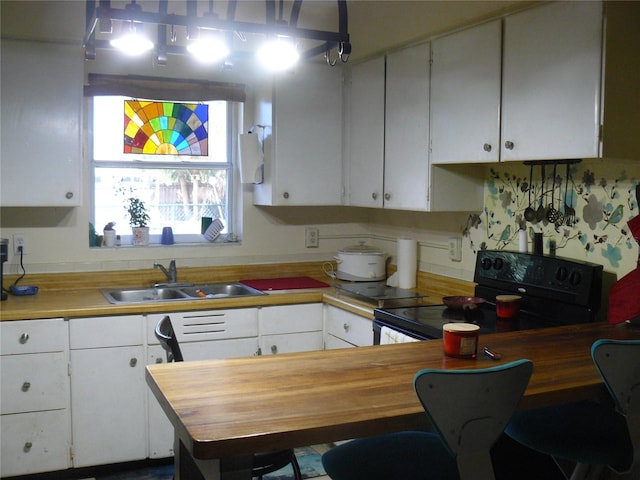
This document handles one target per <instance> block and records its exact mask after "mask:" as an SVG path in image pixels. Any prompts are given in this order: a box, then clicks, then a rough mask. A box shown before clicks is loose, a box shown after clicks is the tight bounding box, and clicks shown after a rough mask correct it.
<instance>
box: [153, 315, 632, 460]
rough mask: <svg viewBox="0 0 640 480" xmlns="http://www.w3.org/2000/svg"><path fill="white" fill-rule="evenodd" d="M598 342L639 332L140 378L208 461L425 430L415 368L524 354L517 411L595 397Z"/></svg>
mask: <svg viewBox="0 0 640 480" xmlns="http://www.w3.org/2000/svg"><path fill="white" fill-rule="evenodd" d="M599 338H616V339H626V338H636V339H638V338H640V328H638V327H631V326H629V325H627V324H619V325H616V326H611V325H607V324H604V323H596V324H583V325H573V326H567V327H557V328H546V329H539V330H527V331H521V332H509V333H498V334H491V335H483V336H481V337H480V347H479V349H481V348H482V346H483V345H489V346H491V347H492V348H493V349H495V350H497V351H498V352H500V353H501V354H502V359H501V360H499V361H494V360H490V359H489V358H488V357H486V356H484V355H481V354H479V355H478V358H477V359H475V360H463V359H454V358H449V357H446V356H444V354H443V352H442V344H441V341H439V340H433V341H423V342H415V343H405V344H396V345H384V346H374V347H360V348H348V349H340V350H328V351H317V352H308V353H296V354H286V355H273V356H264V357H246V358H235V359H228V360H210V361H194V362H183V363H172V364H158V365H150V366H148V367H147V371H146V379H147V383H148V385H149V387H150V388H151V390H152V391H153V393H154V395H155V396H156V398H157V399H158V400H159V402H160V404H161V406H162V408H163V410H164V411H165V413H166V414H167V416H168V417H169V419H170V420H171V422H172V424H173V426H174V428H175V431H176V435H177V437H178V438H179V439H180V441H181V442H182V443H183V444H184V446H185V448H186V449H187V451H188V452H189V453H190V455H192V456H193V457H194V458H197V459H215V458H224V457H230V456H236V455H245V454H250V453H253V452H259V451H265V450H268V449H277V448H290V447H298V446H305V445H315V444H320V443H325V442H330V441H336V440H341V439H347V438H354V437H361V436H367V435H373V434H379V433H385V432H391V431H398V430H406V429H416V428H420V427H423V426H427V425H428V424H427V421H426V415H425V414H424V410H423V409H422V406H421V405H420V403H419V401H418V398H417V396H416V394H415V393H414V390H413V377H414V375H415V374H416V372H418V370H420V369H423V368H445V369H463V368H471V369H474V368H485V367H489V366H493V365H498V364H501V363H506V362H509V361H513V360H517V359H520V358H528V359H530V360H532V361H533V363H534V370H533V375H532V377H531V381H530V383H529V386H528V388H527V390H526V393H525V395H524V398H523V400H522V402H521V405H520V408H521V409H528V408H535V407H540V406H545V405H551V404H557V403H564V402H569V401H574V400H582V399H588V398H594V397H598V396H600V395H602V394H603V393H604V387H603V383H602V380H601V378H600V377H599V375H598V373H597V371H596V368H595V366H594V365H593V362H592V360H591V354H590V348H591V345H592V344H593V342H594V341H595V340H597V339H599ZM454 401H455V399H452V402H454Z"/></svg>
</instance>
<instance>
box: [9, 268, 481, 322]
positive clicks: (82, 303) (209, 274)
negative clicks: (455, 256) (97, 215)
mask: <svg viewBox="0 0 640 480" xmlns="http://www.w3.org/2000/svg"><path fill="white" fill-rule="evenodd" d="M321 272H322V262H305V263H291V264H278V265H271V264H267V265H262V264H261V265H246V266H244V265H243V266H225V267H197V268H180V267H179V266H178V275H179V276H178V280H179V281H180V282H192V283H195V284H206V283H220V282H236V281H239V280H241V279H248V278H251V279H268V278H282V277H296V276H308V277H311V278H314V279H316V280H320V281H322V282H325V283H328V284H335V280H331V279H329V278H327V277H326V275H324V274H323V273H321ZM4 280H5V281H4V283H5V285H11V283H12V282H13V281H14V280H15V279H14V278H13V277H12V276H8V275H7V276H5V279H4ZM163 281H164V278H163V275H162V273H161V272H159V271H158V270H154V269H148V270H127V271H122V272H83V273H60V274H32V275H28V276H27V277H25V279H24V280H23V281H22V282H21V283H22V284H24V285H27V284H28V285H37V286H38V287H39V292H38V293H37V294H36V295H31V296H13V295H9V298H8V299H7V300H5V301H3V302H2V303H1V304H0V321H10V320H29V319H40V318H59V317H64V318H72V317H92V316H103V315H127V314H129V315H131V314H148V313H164V312H178V311H193V310H209V309H226V308H248V307H258V306H271V305H288V304H296V303H317V302H325V303H329V304H332V305H335V306H337V307H340V308H342V309H345V310H349V311H351V312H352V313H356V314H358V315H361V316H364V317H367V318H371V319H372V318H373V309H374V308H375V305H373V304H369V303H366V302H363V301H360V300H357V299H355V298H351V297H347V296H345V295H341V294H338V293H336V292H335V289H334V288H309V289H291V290H273V291H269V292H268V295H260V296H247V297H237V298H219V299H197V300H193V301H191V300H180V301H175V302H171V301H162V302H155V303H152V302H150V303H130V304H111V303H109V302H108V301H107V299H106V298H105V297H104V296H103V295H102V293H101V292H100V289H102V288H125V287H140V286H151V285H153V284H154V283H156V282H163ZM430 286H432V287H430ZM430 289H431V290H430ZM443 289H444V290H445V292H446V293H442V290H443ZM418 290H420V291H421V292H423V293H426V294H427V295H429V296H428V297H427V298H426V299H425V300H424V302H425V303H431V304H434V303H441V297H442V295H446V294H449V295H469V294H472V292H473V284H472V283H471V282H465V281H463V280H455V279H451V278H447V277H441V276H437V275H432V274H427V273H423V272H420V273H419V278H418Z"/></svg>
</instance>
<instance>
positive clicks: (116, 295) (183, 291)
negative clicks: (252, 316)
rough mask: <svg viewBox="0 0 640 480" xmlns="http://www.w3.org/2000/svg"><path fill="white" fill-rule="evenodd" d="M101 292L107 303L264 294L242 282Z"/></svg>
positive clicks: (120, 289) (204, 298)
mask: <svg viewBox="0 0 640 480" xmlns="http://www.w3.org/2000/svg"><path fill="white" fill-rule="evenodd" d="M101 292H102V294H103V295H104V296H105V298H106V299H107V300H108V301H109V303H154V302H167V301H172V302H175V301H180V300H206V299H214V298H232V297H246V296H253V295H266V294H265V293H264V292H262V291H260V290H256V289H255V288H252V287H249V286H247V285H244V284H242V283H212V284H205V285H194V286H189V287H187V286H183V287H150V288H145V287H138V288H136V287H134V288H115V289H102V290H101Z"/></svg>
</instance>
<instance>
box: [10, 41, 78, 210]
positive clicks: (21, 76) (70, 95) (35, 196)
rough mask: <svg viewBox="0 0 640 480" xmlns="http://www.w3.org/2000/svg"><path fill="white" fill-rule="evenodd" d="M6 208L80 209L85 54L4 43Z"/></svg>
mask: <svg viewBox="0 0 640 480" xmlns="http://www.w3.org/2000/svg"><path fill="white" fill-rule="evenodd" d="M0 45H1V49H2V86H1V90H2V91H1V95H0V96H2V104H1V118H2V141H1V148H0V158H2V179H1V183H2V185H1V188H0V192H1V193H0V203H1V204H2V205H3V206H25V207H26V206H45V207H52V206H65V207H71V206H79V205H80V204H81V202H82V195H81V190H80V186H81V174H82V169H81V165H82V162H81V160H82V156H81V145H82V142H81V137H80V132H81V122H82V98H83V97H82V83H83V80H84V77H83V52H82V48H81V47H80V46H75V45H60V44H48V43H42V42H25V41H18V40H6V39H3V40H2V42H1V44H0Z"/></svg>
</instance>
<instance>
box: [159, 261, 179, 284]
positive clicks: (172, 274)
mask: <svg viewBox="0 0 640 480" xmlns="http://www.w3.org/2000/svg"><path fill="white" fill-rule="evenodd" d="M153 268H159V269H160V270H162V273H164V275H165V277H167V281H168V282H169V283H177V282H178V269H177V268H176V261H175V260H171V263H169V270H167V269H166V268H164V266H162V265H160V264H159V263H154V264H153Z"/></svg>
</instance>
